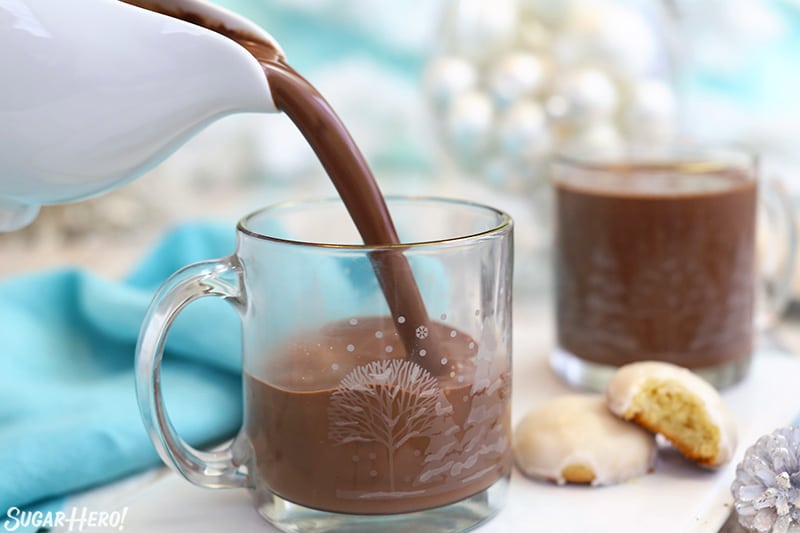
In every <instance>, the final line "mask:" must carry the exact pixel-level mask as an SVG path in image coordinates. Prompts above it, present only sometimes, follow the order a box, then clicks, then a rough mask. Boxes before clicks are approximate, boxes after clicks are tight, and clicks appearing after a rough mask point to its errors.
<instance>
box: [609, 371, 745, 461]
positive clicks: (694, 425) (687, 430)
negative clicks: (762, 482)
mask: <svg viewBox="0 0 800 533" xmlns="http://www.w3.org/2000/svg"><path fill="white" fill-rule="evenodd" d="M606 399H607V401H608V408H609V409H610V410H611V412H613V413H614V414H615V415H617V416H619V417H621V418H623V419H625V420H630V421H632V422H636V423H637V424H639V425H641V426H643V427H645V428H647V429H649V430H650V431H653V432H655V433H661V434H662V435H664V436H665V437H666V438H667V439H668V440H669V441H670V442H672V444H673V445H674V446H675V447H676V448H677V449H678V450H679V451H680V452H681V453H682V454H684V455H685V456H686V457H688V458H690V459H692V460H694V461H696V462H697V463H698V464H700V465H702V466H708V467H716V466H720V465H722V464H724V463H726V462H728V461H729V460H730V459H731V457H732V456H733V452H734V450H735V449H736V426H735V423H734V419H733V416H732V415H731V413H730V412H729V411H728V409H727V408H726V407H725V405H724V404H723V403H722V398H720V396H719V393H717V391H716V390H715V389H714V387H712V386H711V384H709V383H708V382H707V381H705V380H704V379H702V378H700V377H699V376H697V375H696V374H693V373H692V372H690V371H689V370H687V369H685V368H682V367H679V366H676V365H672V364H669V363H662V362H657V361H645V362H641V363H632V364H629V365H625V366H623V367H621V368H620V369H619V370H617V371H616V372H615V373H614V375H613V376H612V377H611V380H610V381H609V382H608V386H607V387H606Z"/></svg>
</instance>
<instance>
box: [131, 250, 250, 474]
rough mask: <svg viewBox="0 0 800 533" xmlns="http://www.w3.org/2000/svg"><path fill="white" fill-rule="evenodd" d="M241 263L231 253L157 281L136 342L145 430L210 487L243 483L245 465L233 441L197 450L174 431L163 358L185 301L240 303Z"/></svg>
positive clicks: (162, 451)
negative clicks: (240, 462)
mask: <svg viewBox="0 0 800 533" xmlns="http://www.w3.org/2000/svg"><path fill="white" fill-rule="evenodd" d="M241 287H242V283H241V266H240V265H239V263H238V261H237V260H236V258H235V257H233V256H229V257H224V258H222V259H214V260H211V261H203V262H200V263H194V264H192V265H189V266H186V267H184V268H182V269H180V270H178V271H177V272H175V273H174V274H173V275H172V276H170V277H169V279H167V280H166V281H165V282H164V283H163V285H161V287H159V289H158V291H157V292H156V294H155V296H154V297H153V301H152V302H151V303H150V307H149V308H148V309H147V314H146V315H145V318H144V322H143V323H142V329H141V332H140V333H139V341H138V343H137V346H136V398H137V401H138V402H139V411H140V412H141V415H142V420H143V421H144V425H145V428H146V429H147V433H148V434H149V435H150V440H151V441H152V442H153V446H155V448H156V451H158V455H159V456H161V459H162V460H163V461H164V462H165V463H166V464H167V465H169V466H171V467H173V468H174V469H175V470H177V471H178V472H179V473H180V474H181V475H183V477H185V478H186V479H187V480H189V481H191V482H192V483H194V484H196V485H200V486H202V487H208V488H234V487H245V486H247V482H248V479H247V473H246V469H245V468H244V467H240V466H238V465H236V464H235V463H234V461H233V445H232V444H228V445H226V446H225V448H223V449H222V450H219V451H214V452H204V451H200V450H196V449H195V448H193V447H191V446H190V445H189V444H187V443H186V441H184V440H183V439H182V438H181V437H180V435H178V433H177V432H176V431H175V426H173V425H172V422H171V421H170V419H169V416H168V415H167V412H166V410H165V408H164V398H163V396H162V392H161V360H162V358H163V356H164V344H165V342H166V340H167V334H168V333H169V330H170V327H171V326H172V323H173V322H174V321H175V318H177V316H178V313H180V312H181V311H182V310H183V308H184V307H186V306H187V305H188V304H190V303H191V302H193V301H195V300H197V299H199V298H203V297H206V296H217V297H221V298H223V299H225V300H227V301H229V302H231V303H232V304H233V305H234V306H237V307H238V306H239V305H240V304H241V296H242V291H241Z"/></svg>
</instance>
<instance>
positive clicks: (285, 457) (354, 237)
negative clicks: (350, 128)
mask: <svg viewBox="0 0 800 533" xmlns="http://www.w3.org/2000/svg"><path fill="white" fill-rule="evenodd" d="M388 206H389V209H390V211H391V213H392V216H393V217H394V221H395V224H396V227H397V230H398V233H399V235H400V238H401V239H402V242H403V243H404V244H402V245H395V246H387V247H374V246H365V245H363V244H361V240H360V238H359V236H358V234H357V232H356V230H355V227H354V225H353V224H352V222H351V220H350V218H349V216H348V214H347V212H346V211H345V209H344V206H343V205H342V203H341V202H340V201H339V200H326V201H310V202H299V203H285V204H280V205H278V206H275V207H269V208H266V209H263V210H261V211H257V212H255V213H253V214H251V215H249V216H246V217H244V218H243V219H242V220H241V221H240V222H239V224H238V226H237V237H238V244H237V250H236V252H235V253H234V254H233V255H231V256H229V257H225V258H222V259H218V260H213V261H206V262H202V263H197V264H194V265H190V266H188V267H185V268H184V269H182V270H180V271H178V272H177V273H176V274H174V275H173V276H172V277H171V278H170V279H169V280H167V281H166V282H165V283H164V285H163V286H162V287H161V289H160V290H159V291H158V293H157V294H156V296H155V297H154V300H153V302H152V304H151V306H150V309H149V311H148V314H147V316H146V318H145V321H144V325H143V327H142V332H141V335H140V339H139V345H138V347H137V355H136V357H137V361H136V379H137V381H136V387H137V395H138V401H139V407H140V410H141V412H142V417H143V419H144V423H145V425H146V427H147V430H148V432H149V434H150V436H151V439H152V441H153V444H154V445H155V447H156V449H157V450H158V452H159V454H160V456H161V458H162V459H163V460H164V461H165V462H166V463H167V464H168V465H170V466H172V467H174V468H175V469H176V470H177V471H178V472H179V473H181V474H182V475H183V476H184V477H185V478H186V479H188V480H189V481H191V482H193V483H195V484H197V485H201V486H205V487H212V488H223V487H246V488H249V489H250V491H251V493H252V495H253V497H254V501H255V505H256V507H257V510H258V512H259V513H260V514H261V515H262V516H263V517H264V518H266V519H267V520H268V521H269V522H270V523H272V524H273V525H274V526H276V527H277V528H279V529H281V530H284V531H303V532H311V531H377V530H378V529H377V528H378V527H380V528H388V529H389V530H391V531H422V530H424V531H439V530H441V531H456V530H465V529H469V528H472V527H474V526H475V525H476V524H478V523H480V522H482V521H484V520H486V519H488V518H489V517H491V516H492V515H494V514H495V513H496V512H497V511H498V510H499V509H500V507H501V506H502V504H503V503H504V501H505V494H506V491H507V485H508V479H509V474H510V467H511V458H510V433H511V426H510V402H511V396H510V386H511V289H512V287H511V275H512V266H511V265H512V240H513V237H512V222H511V219H510V218H509V217H508V215H506V214H505V213H502V212H500V211H497V210H495V209H492V208H489V207H485V206H481V205H477V204H472V203H466V202H459V201H451V200H443V199H432V198H389V199H388ZM398 262H399V263H400V264H402V265H406V266H408V267H409V268H410V269H411V272H413V280H414V281H413V283H412V284H413V285H416V287H411V288H409V287H408V286H402V284H399V283H396V281H397V280H396V279H395V283H386V282H385V280H384V282H383V283H381V282H380V280H379V279H378V278H379V277H380V274H379V272H381V271H382V269H383V270H385V265H386V264H388V263H393V264H394V266H395V267H397V264H398ZM381 265H383V267H381ZM409 290H412V291H413V290H416V291H418V292H419V294H420V295H421V297H422V300H423V302H424V307H425V310H426V313H427V317H429V318H427V319H426V318H421V317H420V316H419V314H417V316H414V314H413V313H411V314H403V313H401V312H397V309H394V310H393V311H395V312H394V314H392V312H390V307H389V306H388V305H387V301H388V298H389V297H390V296H392V295H394V296H397V295H398V294H399V295H402V294H405V293H407V292H408V291H409ZM204 296H216V297H221V298H224V299H225V300H227V301H229V302H230V303H232V304H233V306H234V307H235V308H236V309H237V310H238V312H239V314H240V316H241V325H242V347H243V374H244V376H243V380H244V398H243V401H244V413H245V415H244V418H245V419H244V423H243V426H242V428H241V430H240V432H239V434H238V436H237V437H236V438H235V439H234V441H233V442H232V443H231V444H230V445H229V446H228V447H226V448H224V449H223V450H221V451H216V452H203V451H198V450H195V449H193V448H191V447H190V446H189V445H188V444H187V443H186V442H184V441H183V440H182V439H181V437H180V436H179V435H178V434H177V433H176V431H175V429H174V428H173V426H172V424H171V423H170V421H169V417H168V416H167V413H166V412H165V409H164V404H163V401H162V392H161V385H160V374H159V372H160V365H161V359H162V355H163V349H164V342H165V339H166V335H167V333H168V331H169V327H170V325H171V323H172V322H173V320H174V319H175V317H176V316H177V314H178V313H179V312H180V311H181V309H182V308H183V307H184V306H185V305H187V304H188V303H190V302H192V301H193V300H196V299H198V298H202V297H204ZM418 322H419V323H418ZM210 326H211V325H209V327H210ZM400 331H406V332H407V333H406V334H405V336H402V337H401V335H400V334H399V333H398V332H400ZM408 332H410V333H408ZM412 334H413V336H412ZM409 338H410V339H411V340H410V341H409V340H408V339H409ZM431 339H435V341H432V342H429V343H428V344H425V343H423V341H431ZM416 341H419V342H420V344H418V345H417V344H415V342H416ZM407 342H410V343H411V344H406V343H407ZM406 346H409V348H406ZM423 346H424V347H423ZM409 353H410V354H412V355H409Z"/></svg>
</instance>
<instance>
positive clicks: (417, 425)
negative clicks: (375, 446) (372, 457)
mask: <svg viewBox="0 0 800 533" xmlns="http://www.w3.org/2000/svg"><path fill="white" fill-rule="evenodd" d="M440 396H441V395H440V390H439V387H438V385H437V382H436V379H435V378H434V377H433V376H431V374H430V373H429V372H428V371H427V370H425V369H424V368H422V367H420V366H419V365H417V364H416V363H413V362H411V361H407V360H404V359H390V360H382V361H373V362H371V363H369V364H366V365H361V366H358V367H356V368H354V369H353V370H352V371H351V372H350V373H349V374H347V375H346V376H345V377H344V379H342V381H341V382H340V383H339V386H338V387H337V388H336V390H335V391H334V392H333V393H332V394H331V404H330V407H329V408H328V421H329V422H328V424H329V426H328V438H329V439H331V441H333V442H334V443H335V444H339V445H341V444H348V443H351V442H377V443H379V444H381V445H383V446H384V447H385V448H386V453H387V455H388V465H389V489H390V490H391V491H394V490H395V473H394V454H395V452H396V451H397V450H398V449H399V448H400V447H401V446H403V444H405V443H406V442H408V441H409V440H410V439H412V438H415V437H429V436H430V433H431V430H432V429H433V427H434V422H435V420H436V416H437V411H438V410H439V409H437V403H440Z"/></svg>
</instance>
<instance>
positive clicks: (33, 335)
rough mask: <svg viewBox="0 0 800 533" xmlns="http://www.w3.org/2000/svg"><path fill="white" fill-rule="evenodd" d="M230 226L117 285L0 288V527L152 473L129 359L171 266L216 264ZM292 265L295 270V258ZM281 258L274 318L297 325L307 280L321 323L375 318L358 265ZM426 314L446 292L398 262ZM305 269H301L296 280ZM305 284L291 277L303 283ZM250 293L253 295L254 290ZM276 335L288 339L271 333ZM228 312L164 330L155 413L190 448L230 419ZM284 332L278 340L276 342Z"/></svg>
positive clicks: (154, 259)
mask: <svg viewBox="0 0 800 533" xmlns="http://www.w3.org/2000/svg"><path fill="white" fill-rule="evenodd" d="M234 235H235V232H234V230H233V228H232V227H230V226H229V225H224V226H221V225H214V224H210V223H205V224H191V225H184V226H182V227H179V228H177V229H175V230H173V231H171V232H170V233H168V234H167V235H166V236H165V237H164V239H163V240H162V241H161V242H160V243H159V244H158V245H157V246H156V247H155V249H154V250H153V251H152V252H151V253H150V255H149V257H148V258H147V259H145V260H144V261H143V262H142V264H141V265H140V266H139V267H138V268H137V269H136V270H135V271H134V272H133V273H132V274H130V275H129V276H127V277H126V278H125V279H124V280H121V281H110V280H107V279H104V278H101V277H99V276H96V275H93V274H91V273H89V272H86V271H79V270H55V271H49V272H43V273H39V274H32V275H28V276H22V277H17V278H13V279H8V280H5V281H3V282H1V283H0V339H2V340H0V523H2V520H3V518H5V516H6V510H7V509H9V508H10V507H12V506H13V507H23V506H25V505H28V504H32V503H34V502H41V501H42V500H45V499H47V498H52V497H56V496H61V495H65V494H68V493H70V492H73V491H76V490H79V489H84V488H88V487H91V486H94V485H98V484H101V483H105V482H108V481H111V480H113V479H115V478H118V477H121V476H124V475H126V474H130V473H132V472H135V471H137V470H141V469H143V468H146V467H149V466H152V465H155V464H157V463H158V457H157V455H156V453H155V451H154V449H153V447H152V445H151V443H150V440H149V438H148V436H147V434H146V432H145V430H144V426H143V425H142V421H141V418H140V416H139V411H138V406H137V404H136V398H135V393H134V377H133V359H134V351H135V350H134V348H135V345H136V340H137V337H138V334H139V328H140V326H141V323H142V320H143V318H144V314H145V311H146V309H147V306H148V304H149V302H150V299H151V298H152V296H153V293H154V292H155V289H156V288H157V287H158V286H159V285H160V284H161V283H162V282H163V281H164V280H165V279H166V278H167V277H169V276H170V275H171V274H172V273H173V272H175V271H176V270H178V269H180V268H181V267H183V266H185V265H187V264H189V263H193V262H196V261H201V260H205V259H212V258H216V257H222V256H225V255H228V254H230V253H232V252H233V250H234V247H235V245H234ZM300 260H303V258H302V257H301V258H300ZM292 261H293V260H292V259H290V257H289V256H287V257H285V258H282V257H272V259H271V263H270V268H272V269H277V270H282V271H285V272H293V273H295V274H297V276H296V277H297V278H298V285H297V286H296V287H291V286H289V285H287V284H286V282H285V280H286V276H277V278H278V281H277V282H276V283H280V284H281V286H280V287H279V288H274V290H270V294H272V296H273V297H274V296H275V295H279V297H280V301H274V302H273V301H271V305H275V306H279V308H280V309H281V310H282V313H281V314H282V315H287V316H304V315H303V311H304V310H303V309H302V308H303V307H304V306H306V305H308V304H307V299H305V298H300V297H296V295H299V294H301V293H302V291H303V290H304V287H305V283H306V279H304V277H305V278H308V276H311V275H314V276H315V277H316V280H317V282H318V283H319V284H320V286H324V287H326V289H325V292H326V298H325V299H326V301H327V302H328V304H330V305H336V309H328V310H327V312H326V314H328V316H336V314H337V313H341V314H342V318H343V317H344V316H345V315H344V314H347V313H352V312H353V310H355V309H358V312H359V313H363V314H378V313H387V312H388V310H387V309H386V303H385V300H383V298H382V296H381V293H380V289H379V286H378V283H377V281H376V279H375V275H374V272H373V271H372V268H371V266H370V263H369V260H368V258H367V257H366V256H362V257H361V258H359V259H358V260H353V258H350V260H348V261H340V260H334V259H332V258H326V259H324V260H323V259H320V261H317V262H316V263H315V266H314V268H313V274H312V271H311V270H309V265H308V264H295V263H293V262H292ZM411 265H412V269H413V270H414V273H415V277H416V278H417V280H418V283H419V287H420V290H421V292H422V294H423V297H424V298H425V300H426V301H427V302H429V305H428V310H429V312H430V313H432V314H434V316H438V313H440V312H444V310H446V309H447V307H448V305H449V302H450V299H451V298H454V297H457V296H458V295H454V294H452V291H451V290H450V286H449V283H448V282H447V277H446V276H445V275H444V271H443V269H442V266H441V264H439V262H438V260H436V259H435V258H432V257H426V256H424V254H423V255H422V256H419V257H413V258H411ZM304 269H305V270H304ZM306 271H307V272H308V274H307V275H305V276H304V275H303V272H306ZM262 288H263V287H262ZM270 323H271V324H272V325H273V326H275V324H277V326H275V327H278V328H279V329H282V328H287V327H290V326H291V327H295V326H296V324H282V325H281V322H280V320H279V319H278V318H275V319H273V320H272V321H271V322H270ZM240 331H241V329H240V324H239V317H238V316H237V313H236V312H235V311H234V310H233V308H232V307H231V306H229V305H228V304H226V303H225V302H223V301H222V300H219V299H211V298H206V299H202V300H200V301H197V302H195V303H193V304H191V305H189V306H188V307H187V308H186V309H185V310H184V311H183V312H182V313H181V315H180V316H179V317H178V319H177V320H176V321H175V323H174V324H173V327H172V329H171V330H170V335H169V338H168V341H167V347H166V351H165V357H164V364H163V368H162V381H163V388H164V397H165V399H166V404H167V410H168V412H169V415H170V417H171V418H172V421H173V423H174V425H175V426H176V428H177V430H178V432H179V433H180V434H181V435H182V436H183V437H184V439H186V440H187V441H188V442H189V443H190V444H193V445H195V446H201V445H204V444H208V443H211V442H214V441H219V440H222V439H224V438H226V437H228V436H232V435H233V434H234V433H235V432H236V430H237V429H238V428H239V425H240V423H241V417H242V407H241V403H242V400H241V377H240V370H241V338H240V335H241V334H240ZM287 331H288V330H287Z"/></svg>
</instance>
